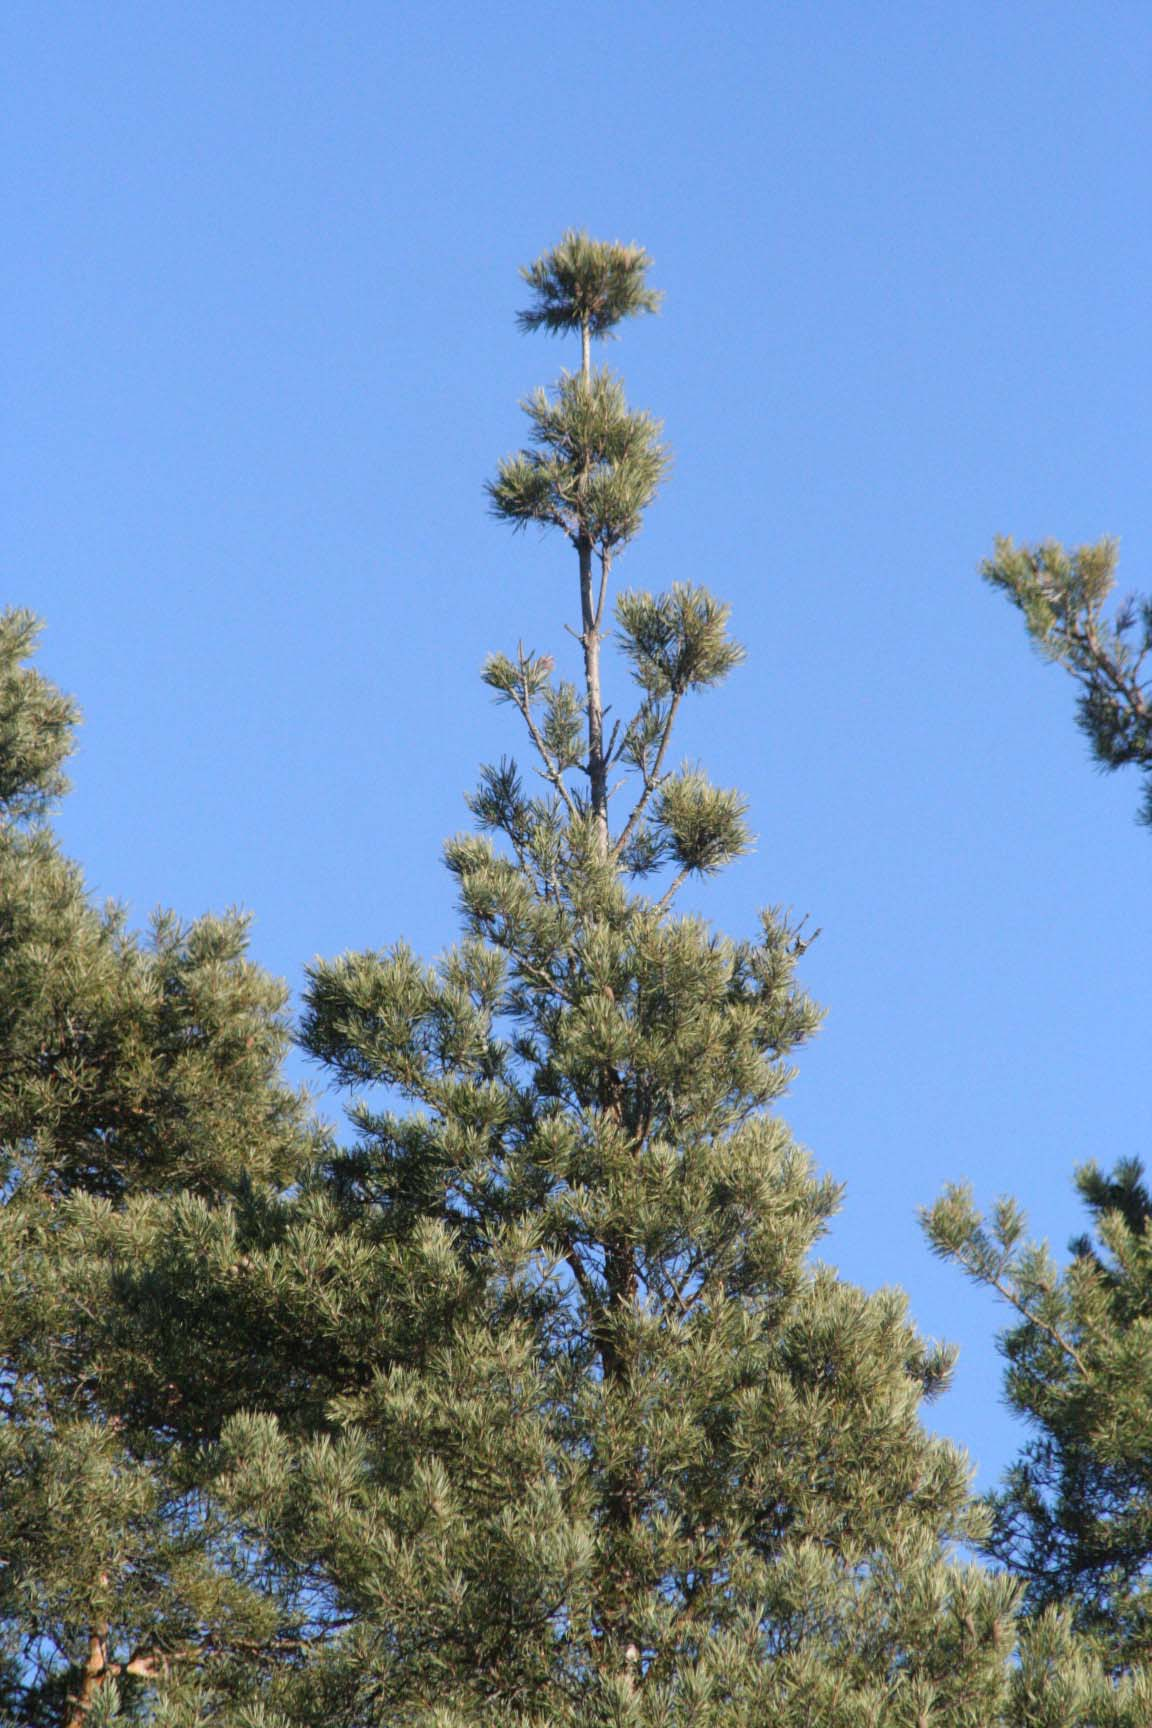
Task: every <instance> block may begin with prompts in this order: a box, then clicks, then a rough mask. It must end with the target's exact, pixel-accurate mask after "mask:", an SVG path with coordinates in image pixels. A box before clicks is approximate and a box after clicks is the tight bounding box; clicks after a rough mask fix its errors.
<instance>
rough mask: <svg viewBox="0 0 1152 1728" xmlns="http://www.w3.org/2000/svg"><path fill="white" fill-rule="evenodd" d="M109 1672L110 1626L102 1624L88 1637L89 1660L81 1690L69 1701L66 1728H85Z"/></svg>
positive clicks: (83, 1672)
mask: <svg viewBox="0 0 1152 1728" xmlns="http://www.w3.org/2000/svg"><path fill="white" fill-rule="evenodd" d="M107 1672H108V1626H107V1624H106V1623H105V1622H101V1624H100V1625H99V1626H93V1628H92V1630H91V1632H90V1633H89V1635H88V1659H87V1661H86V1662H85V1664H84V1666H83V1668H82V1669H81V1671H80V1673H81V1678H80V1690H79V1692H77V1693H76V1695H75V1697H74V1698H70V1699H69V1703H70V1704H71V1706H72V1708H71V1710H70V1711H69V1713H68V1717H67V1720H66V1722H65V1724H64V1728H84V1724H85V1722H86V1721H87V1720H88V1713H89V1711H90V1710H91V1708H92V1706H93V1704H94V1703H95V1702H96V1694H97V1692H98V1691H99V1690H100V1688H101V1686H102V1685H103V1684H104V1679H105V1676H106V1674H107Z"/></svg>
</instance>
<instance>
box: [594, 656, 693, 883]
mask: <svg viewBox="0 0 1152 1728" xmlns="http://www.w3.org/2000/svg"><path fill="white" fill-rule="evenodd" d="M683 695H684V692H683V690H676V691H674V692H673V695H672V700H671V702H670V703H669V704H668V713H667V716H666V718H665V721H664V726H663V729H662V731H661V734H660V742H659V744H658V745H657V747H656V756H655V759H654V761H653V763H652V766H651V768H650V769H647V768H646V769H645V770H644V786H643V790H642V791H641V793H640V796H639V798H638V799H637V800H636V804H635V806H634V808H633V810H632V814H631V815H630V816H629V818H628V820H627V822H626V823H625V824H624V827H623V829H622V830H621V833H620V835H619V837H618V839H617V840H616V842H615V844H614V846H613V848H612V855H613V857H615V858H619V857H620V855H621V853H622V852H623V850H624V848H625V846H627V844H628V842H629V840H630V839H631V838H632V836H633V834H634V833H635V832H636V829H637V826H638V825H639V823H640V821H641V819H642V817H643V815H644V812H645V810H646V809H647V808H648V805H649V803H650V802H651V800H652V795H653V793H655V792H658V791H659V789H660V779H661V775H662V774H663V771H664V760H665V757H666V756H667V754H668V745H669V743H670V742H671V738H672V728H673V726H674V725H675V724H676V712H677V710H678V708H679V707H680V703H681V701H682V699H683Z"/></svg>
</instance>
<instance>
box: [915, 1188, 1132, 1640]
mask: <svg viewBox="0 0 1152 1728" xmlns="http://www.w3.org/2000/svg"><path fill="white" fill-rule="evenodd" d="M1077 1185H1078V1187H1079V1189H1080V1192H1081V1195H1082V1196H1083V1198H1084V1201H1085V1203H1086V1205H1087V1207H1088V1210H1089V1213H1090V1215H1091V1220H1092V1230H1091V1232H1090V1233H1089V1234H1087V1235H1085V1236H1083V1237H1080V1238H1078V1239H1077V1240H1076V1241H1075V1242H1073V1243H1072V1257H1071V1260H1070V1262H1069V1264H1068V1265H1067V1266H1065V1267H1063V1268H1060V1267H1058V1266H1057V1265H1056V1264H1055V1262H1054V1261H1053V1259H1052V1257H1051V1255H1050V1254H1049V1253H1048V1252H1047V1250H1046V1249H1044V1248H1043V1247H1038V1246H1036V1245H1034V1244H1031V1243H1028V1242H1027V1241H1026V1239H1025V1236H1024V1220H1023V1217H1022V1215H1021V1213H1020V1211H1019V1209H1018V1208H1017V1207H1016V1206H1015V1205H1014V1204H1013V1203H1012V1202H1011V1201H1001V1202H1000V1204H999V1205H998V1207H997V1208H996V1210H995V1212H994V1214H993V1217H992V1219H991V1220H990V1221H986V1220H984V1219H982V1218H981V1217H980V1216H979V1215H978V1214H977V1212H976V1211H975V1209H974V1207H973V1205H972V1201H971V1198H970V1197H969V1195H968V1194H967V1192H966V1191H965V1190H962V1189H953V1190H952V1191H950V1192H949V1193H948V1194H946V1195H945V1197H944V1198H943V1200H941V1201H940V1202H939V1203H938V1204H937V1206H936V1207H934V1208H933V1210H932V1212H931V1213H930V1214H929V1217H928V1225H929V1234H930V1239H931V1241H932V1243H933V1245H934V1246H935V1247H936V1248H937V1250H938V1251H939V1252H940V1253H941V1254H943V1255H944V1256H945V1257H946V1258H949V1259H952V1260H954V1261H956V1262H957V1263H958V1264H959V1265H960V1266H962V1267H963V1269H964V1270H965V1271H966V1272H967V1273H968V1274H969V1275H970V1276H971V1277H972V1278H974V1279H975V1280H976V1281H977V1282H978V1283H981V1284H984V1285H986V1286H988V1287H990V1288H992V1289H995V1290H997V1291H999V1292H1000V1294H1001V1295H1002V1296H1004V1297H1005V1298H1006V1299H1007V1300H1008V1301H1009V1302H1010V1303H1011V1304H1012V1306H1013V1307H1014V1308H1015V1310H1016V1311H1017V1314H1018V1316H1019V1322H1018V1324H1017V1325H1016V1326H1015V1327H1014V1328H1013V1329H1012V1330H1011V1331H1009V1332H1007V1333H1006V1334H1005V1336H1004V1338H1003V1340H1002V1349H1003V1352H1004V1355H1005V1358H1006V1360H1007V1363H1008V1371H1007V1376H1006V1383H1005V1389H1006V1392H1007V1396H1008V1399H1009V1401H1010V1403H1011V1404H1012V1406H1013V1408H1014V1409H1015V1410H1017V1411H1018V1412H1019V1413H1020V1414H1021V1415H1022V1416H1023V1417H1024V1418H1025V1420H1026V1421H1027V1422H1028V1424H1029V1426H1030V1427H1031V1429H1032V1430H1033V1437H1032V1439H1031V1440H1030V1441H1029V1442H1028V1444H1027V1445H1026V1447H1025V1448H1024V1451H1023V1453H1022V1455H1021V1457H1020V1459H1019V1460H1018V1462H1017V1463H1016V1464H1015V1466H1014V1467H1013V1468H1012V1470H1011V1471H1010V1472H1009V1474H1008V1477H1007V1479H1006V1481H1005V1484H1004V1487H1003V1489H1002V1490H1001V1491H1000V1492H999V1493H998V1494H995V1495H994V1496H992V1498H991V1501H990V1509H991V1512H992V1525H991V1530H990V1533H989V1536H988V1538H987V1541H986V1544H985V1547H986V1552H987V1553H988V1554H989V1555H990V1556H991V1557H992V1558H993V1559H995V1560H996V1561H998V1562H999V1563H1000V1564H1001V1565H1003V1566H1005V1567H1007V1568H1009V1569H1011V1571H1012V1572H1013V1573H1014V1574H1015V1575H1016V1576H1018V1577H1019V1578H1021V1579H1022V1580H1023V1581H1024V1583H1025V1585H1026V1602H1027V1606H1028V1608H1029V1610H1030V1611H1031V1612H1033V1613H1036V1612H1039V1611H1041V1610H1043V1609H1044V1608H1046V1607H1048V1606H1050V1605H1053V1604H1057V1605H1061V1606H1068V1607H1070V1608H1072V1609H1073V1610H1074V1612H1075V1616H1076V1620H1077V1623H1078V1625H1079V1626H1080V1627H1081V1628H1082V1629H1083V1630H1084V1631H1085V1632H1086V1633H1088V1634H1089V1635H1090V1636H1091V1637H1092V1638H1093V1639H1094V1640H1096V1641H1098V1642H1099V1643H1100V1644H1101V1645H1102V1646H1103V1648H1104V1650H1105V1652H1106V1655H1107V1658H1108V1660H1109V1661H1110V1662H1111V1663H1114V1664H1118V1665H1120V1666H1122V1667H1129V1668H1140V1667H1147V1666H1148V1664H1149V1663H1150V1662H1152V1195H1150V1194H1149V1191H1148V1188H1147V1186H1146V1184H1145V1182H1144V1180H1143V1171H1142V1169H1141V1166H1140V1165H1139V1164H1138V1163H1137V1162H1136V1161H1135V1160H1132V1161H1128V1162H1125V1163H1121V1164H1119V1165H1118V1166H1117V1167H1116V1169H1115V1170H1114V1171H1113V1172H1112V1174H1111V1175H1108V1176H1105V1175H1104V1174H1103V1173H1102V1172H1101V1171H1100V1170H1098V1169H1097V1168H1096V1166H1095V1165H1087V1166H1086V1167H1085V1168H1084V1169H1082V1170H1081V1171H1079V1172H1078V1174H1077Z"/></svg>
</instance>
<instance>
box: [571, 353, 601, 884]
mask: <svg viewBox="0 0 1152 1728" xmlns="http://www.w3.org/2000/svg"><path fill="white" fill-rule="evenodd" d="M580 376H581V377H582V379H583V381H584V383H585V384H586V385H587V384H589V383H590V382H591V380H592V331H591V328H590V326H589V324H588V320H587V319H585V320H584V321H583V323H582V324H581V326H580ZM577 552H578V554H579V557H580V625H581V636H580V640H581V643H582V644H583V648H584V689H585V694H586V696H587V700H588V785H589V794H590V801H591V806H592V822H593V826H594V828H595V832H596V847H597V850H598V852H599V853H600V856H601V857H602V858H607V856H608V764H607V762H606V761H605V760H604V698H603V696H602V694H601V691H600V618H599V600H598V596H597V595H595V594H594V593H593V591H592V542H591V540H590V539H589V537H588V535H587V534H582V535H581V536H580V539H579V541H578V543H577Z"/></svg>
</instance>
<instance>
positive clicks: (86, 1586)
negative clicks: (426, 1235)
mask: <svg viewBox="0 0 1152 1728" xmlns="http://www.w3.org/2000/svg"><path fill="white" fill-rule="evenodd" d="M33 638H34V630H33V626H32V623H31V621H30V619H29V618H28V617H27V616H26V615H24V614H20V613H7V614H5V615H3V617H2V618H0V1052H2V1061H0V1180H2V1185H3V1186H2V1193H3V1200H4V1204H3V1206H2V1207H0V1407H2V1411H3V1426H2V1427H0V1718H2V1719H3V1720H4V1721H5V1722H8V1723H12V1724H20V1725H23V1728H35V1725H39V1724H45V1725H48V1724H52V1725H56V1724H62V1723H67V1724H70V1725H71V1724H79V1723H80V1722H82V1721H83V1722H95V1721H97V1720H99V1711H101V1710H106V1709H110V1708H111V1705H112V1701H113V1700H114V1699H115V1698H116V1697H117V1696H119V1697H121V1698H122V1699H123V1700H124V1701H125V1703H126V1704H128V1703H131V1700H132V1699H133V1698H134V1697H135V1698H140V1697H143V1696H144V1695H145V1694H146V1693H149V1692H150V1691H151V1689H152V1683H153V1682H154V1681H156V1680H158V1679H160V1678H162V1677H164V1676H165V1675H166V1674H167V1673H168V1672H169V1671H170V1668H171V1666H172V1664H171V1661H170V1657H171V1656H172V1655H173V1653H176V1652H180V1653H181V1655H182V1658H186V1659H187V1660H188V1661H189V1662H193V1663H194V1664H197V1663H199V1661H200V1660H201V1658H202V1659H203V1661H204V1663H206V1664H208V1665H209V1666H211V1665H213V1664H215V1665H226V1664H227V1662H228V1661H229V1660H230V1659H234V1658H236V1657H237V1656H238V1654H239V1653H240V1651H249V1650H252V1649H254V1648H257V1647H259V1645H260V1644H261V1643H263V1642H265V1641H266V1640H267V1638H268V1637H269V1636H270V1635H272V1634H273V1633H274V1630H275V1625H276V1620H277V1614H278V1609H277V1605H276V1603H275V1602H274V1601H273V1600H272V1599H271V1598H270V1597H269V1596H268V1595H267V1593H266V1592H264V1591H263V1590H260V1589H255V1588H253V1587H252V1581H251V1580H250V1579H249V1578H248V1577H247V1575H246V1573H247V1568H246V1565H245V1562H244V1557H243V1556H242V1555H241V1554H239V1553H238V1552H237V1551H236V1547H235V1539H234V1536H233V1535H232V1533H230V1532H229V1531H227V1530H225V1529H224V1528H223V1526H222V1524H221V1521H220V1519H219V1517H218V1515H216V1514H215V1513H214V1511H213V1508H212V1507H211V1505H210V1503H209V1502H208V1501H207V1500H206V1499H205V1498H204V1495H203V1493H202V1486H203V1483H202V1478H201V1476H200V1474H199V1473H198V1471H197V1467H196V1461H195V1459H194V1458H193V1457H191V1456H188V1455H186V1454H185V1453H184V1451H183V1450H182V1448H181V1446H180V1443H179V1438H178V1435H177V1433H176V1431H175V1430H174V1428H173V1426H172V1423H171V1420H170V1418H171V1416H172V1415H173V1413H174V1412H175V1411H176V1410H177V1409H178V1407H179V1406H180V1403H181V1400H182V1398H183V1397H184V1387H183V1381H184V1379H185V1377H186V1375H187V1371H188V1364H187V1363H186V1362H185V1361H184V1360H183V1355H184V1352H185V1351H186V1350H188V1349H189V1348H192V1349H193V1350H195V1349H196V1348H197V1347H198V1345H199V1342H200V1340H199V1339H188V1338H183V1339H181V1338H180V1336H179V1322H178V1318H177V1316H175V1315H172V1314H170V1315H166V1316H165V1319H164V1325H165V1328H166V1330H167V1332H168V1337H169V1343H170V1346H171V1357H172V1368H171V1372H170V1373H168V1374H165V1376H164V1377H163V1378H162V1379H161V1378H158V1377H157V1376H156V1374H155V1373H154V1372H151V1373H150V1380H149V1383H148V1384H147V1385H146V1384H144V1383H143V1381H141V1382H139V1383H137V1382H136V1381H135V1380H134V1378H133V1376H132V1373H131V1368H130V1366H129V1364H128V1363H127V1361H126V1360H125V1358H124V1356H123V1353H121V1352H118V1351H117V1349H116V1347H115V1333H116V1331H117V1329H118V1325H119V1321H118V1318H117V1316H118V1314H119V1310H120V1306H121V1296H122V1292H121V1285H120V1277H121V1271H122V1269H123V1268H124V1267H125V1266H127V1265H130V1264H131V1263H132V1261H133V1259H134V1258H135V1257H137V1256H138V1255H139V1254H140V1253H142V1252H143V1251H144V1250H145V1248H146V1246H147V1243H148V1241H149V1240H150V1239H151V1237H152V1234H153V1228H152V1225H151V1224H150V1222H149V1220H150V1215H151V1214H152V1213H153V1212H154V1211H155V1209H156V1208H157V1207H158V1206H162V1205H163V1203H164V1198H165V1197H166V1196H170V1195H178V1196H181V1197H182V1201H183V1203H184V1204H188V1205H199V1206H201V1207H206V1206H209V1205H211V1204H213V1203H214V1202H217V1201H219V1200H220V1198H221V1197H223V1196H231V1195H236V1194H238V1193H240V1192H241V1191H247V1192H253V1191H255V1190H256V1189H257V1188H259V1187H261V1186H267V1185H268V1184H276V1183H279V1182H281V1181H282V1180H283V1179H284V1178H285V1176H286V1175H287V1174H288V1172H289V1171H291V1170H292V1169H293V1168H294V1166H295V1165H296V1164H297V1163H298V1162H299V1158H300V1151H301V1134H302V1128H301V1107H300V1102H299V1100H298V1099H296V1098H295V1097H294V1096H293V1095H292V1094H291V1093H290V1092H288V1091H286V1090H285V1088H284V1087H283V1085H282V1084H281V1083H280V1080H279V1062H280V1057H281V1054H282V1052H283V1049H284V1046H285V1041H286V1037H287V1032H286V1028H285V1025H284V1022H283V1020H282V1018H281V1009H282V1006H283V992H282V990H281V989H280V988H279V986H277V985H275V984H274V983H272V982H271V981H270V980H269V979H267V978H266V977H264V976H263V975H262V974H261V973H260V972H259V971H258V970H256V969H255V968H254V967H252V966H251V965H250V964H249V963H248V962H247V961H246V960H245V959H244V946H245V935H244V927H243V924H242V922H240V921H239V920H237V919H235V918H230V919H204V920H201V921H200V922H199V923H196V924H193V925H191V926H188V927H184V926H181V925H180V924H178V923H177V922H176V921H175V920H174V919H173V918H171V917H167V916H166V917H161V918H159V919H158V920H157V921H156V923H155V925H154V928H153V930H152V932H151V935H150V937H149V938H148V940H147V941H141V940H140V939H139V938H137V937H136V936H135V935H133V934H132V933H131V932H129V931H128V930H127V929H126V928H125V925H124V921H123V919H122V917H121V916H120V914H119V913H118V912H117V911H116V910H115V909H108V910H106V911H104V912H98V911H96V910H94V909H93V907H92V906H91V905H90V904H89V902H88V900H87V899H86V897H85V894H84V890H83V884H82V882H81V880H80V877H79V875H78V873H77V871H76V870H75V869H74V868H73V867H72V866H71V865H70V864H68V863H67V862H66V861H65V860H64V859H63V858H62V857H61V855H60V853H59V851H58V849H57V847H56V845H55V842H54V840H53V838H52V835H51V833H50V831H49V830H48V828H47V827H46V826H45V825H44V819H45V817H46V814H47V812H48V810H49V808H50V805H51V802H52V800H53V799H54V798H55V797H56V796H57V795H58V794H59V793H60V792H61V791H62V790H63V786H64V781H63V776H62V773H61V766H62V763H63V761H64V759H65V758H66V756H67V754H68V751H69V749H70V736H71V727H72V723H73V720H74V713H73V710H72V706H71V704H70V703H69V702H67V701H66V700H65V699H63V698H62V697H61V696H59V695H58V694H57V693H56V692H55V691H54V690H52V688H51V687H50V686H49V685H47V684H46V683H45V682H44V681H43V680H41V679H40V678H39V677H38V676H37V674H36V673H35V672H34V671H32V670H31V669H30V668H29V667H27V666H26V665H25V664H24V661H25V659H26V656H27V654H28V653H29V651H30V649H31V647H32V643H33ZM146 1359H147V1360H148V1362H149V1363H150V1364H154V1363H155V1352H154V1349H153V1347H152V1340H151V1339H149V1343H148V1346H147V1351H146ZM245 1659H246V1658H245Z"/></svg>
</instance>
